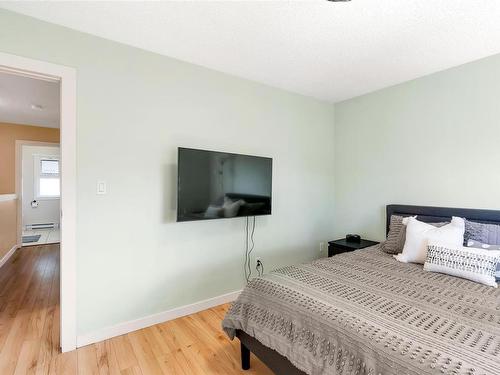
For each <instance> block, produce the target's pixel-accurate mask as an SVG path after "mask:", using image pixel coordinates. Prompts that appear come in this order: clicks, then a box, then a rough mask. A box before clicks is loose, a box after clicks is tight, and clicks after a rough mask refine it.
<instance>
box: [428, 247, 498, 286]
mask: <svg viewBox="0 0 500 375" xmlns="http://www.w3.org/2000/svg"><path fill="white" fill-rule="evenodd" d="M427 249H428V253H427V260H426V261H425V264H424V270H426V271H431V272H440V273H444V274H447V275H452V276H456V277H461V278H463V279H468V280H471V281H475V282H477V283H480V284H484V285H488V286H492V287H494V288H496V287H497V283H496V282H495V271H496V268H497V264H498V262H499V261H500V250H486V249H476V248H473V247H463V246H454V245H450V244H445V243H441V242H433V241H430V242H429V245H428V246H427Z"/></svg>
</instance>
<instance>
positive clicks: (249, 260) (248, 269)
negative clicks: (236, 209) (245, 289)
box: [243, 216, 261, 283]
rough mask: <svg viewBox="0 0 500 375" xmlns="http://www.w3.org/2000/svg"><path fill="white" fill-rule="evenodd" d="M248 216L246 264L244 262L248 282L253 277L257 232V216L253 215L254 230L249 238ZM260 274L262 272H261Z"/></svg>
mask: <svg viewBox="0 0 500 375" xmlns="http://www.w3.org/2000/svg"><path fill="white" fill-rule="evenodd" d="M248 224H249V222H248V216H247V217H246V226H245V264H244V267H243V268H244V270H245V280H246V282H247V283H248V282H249V281H250V278H251V277H252V258H251V255H252V251H253V249H254V248H255V241H254V233H255V216H254V217H253V223H252V232H251V234H250V240H249V238H248V237H249V230H248ZM249 242H251V243H252V246H251V247H250V249H248V245H249ZM259 276H261V275H260V272H259Z"/></svg>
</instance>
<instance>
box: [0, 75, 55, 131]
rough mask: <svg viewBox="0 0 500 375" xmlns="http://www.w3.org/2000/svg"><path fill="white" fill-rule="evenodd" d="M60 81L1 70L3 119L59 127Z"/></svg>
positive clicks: (0, 85) (0, 115) (0, 91)
mask: <svg viewBox="0 0 500 375" xmlns="http://www.w3.org/2000/svg"><path fill="white" fill-rule="evenodd" d="M59 102H60V101H59V82H52V81H44V80H41V79H33V78H28V77H24V76H19V75H14V74H9V73H4V72H0V122H6V123H11V124H20V125H34V126H44V127H47V128H58V127H59V117H60V116H59V113H60V112H59Z"/></svg>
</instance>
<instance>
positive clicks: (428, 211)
mask: <svg viewBox="0 0 500 375" xmlns="http://www.w3.org/2000/svg"><path fill="white" fill-rule="evenodd" d="M386 214H387V216H386V226H385V229H386V234H387V233H389V224H390V222H391V216H392V215H400V216H415V215H417V218H418V219H419V220H421V221H424V222H426V223H439V222H443V221H450V220H451V217H452V216H459V217H463V218H465V219H469V220H471V221H477V222H479V223H494V224H500V211H497V210H477V209H473V208H449V207H428V206H408V205H401V204H389V205H387V207H386Z"/></svg>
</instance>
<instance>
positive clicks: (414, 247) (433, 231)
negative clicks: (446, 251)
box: [394, 216, 465, 264]
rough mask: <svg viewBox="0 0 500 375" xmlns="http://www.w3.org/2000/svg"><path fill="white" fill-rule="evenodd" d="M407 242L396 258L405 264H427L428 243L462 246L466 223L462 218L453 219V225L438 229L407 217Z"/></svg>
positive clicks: (404, 220) (405, 220) (405, 222)
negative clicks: (437, 242) (430, 241)
mask: <svg viewBox="0 0 500 375" xmlns="http://www.w3.org/2000/svg"><path fill="white" fill-rule="evenodd" d="M403 224H406V241H405V245H404V247H403V252H402V253H401V254H398V255H395V256H394V258H396V259H397V260H399V261H400V262H403V263H420V264H423V263H424V262H425V258H426V257H427V243H428V242H429V240H432V241H439V242H443V243H447V244H450V245H453V246H462V245H463V242H464V231H465V221H464V219H462V218H460V217H455V216H454V217H453V218H452V219H451V223H449V224H446V225H443V226H442V227H439V228H436V227H435V226H433V225H431V224H427V223H424V222H422V221H419V220H417V219H415V218H414V217H405V218H404V219H403Z"/></svg>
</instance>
